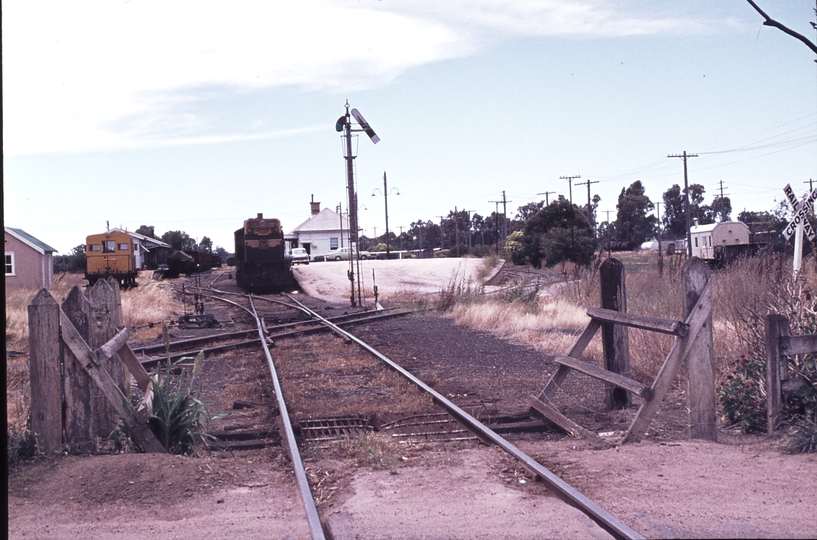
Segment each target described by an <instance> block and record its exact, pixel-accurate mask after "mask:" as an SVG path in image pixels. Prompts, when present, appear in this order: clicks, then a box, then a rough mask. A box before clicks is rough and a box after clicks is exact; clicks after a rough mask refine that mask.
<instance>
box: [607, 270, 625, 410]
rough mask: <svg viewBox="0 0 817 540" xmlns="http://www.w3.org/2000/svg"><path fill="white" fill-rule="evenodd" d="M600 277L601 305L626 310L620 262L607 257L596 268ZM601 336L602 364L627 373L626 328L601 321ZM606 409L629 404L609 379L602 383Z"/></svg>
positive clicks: (612, 369) (622, 390)
mask: <svg viewBox="0 0 817 540" xmlns="http://www.w3.org/2000/svg"><path fill="white" fill-rule="evenodd" d="M599 275H600V278H601V307H603V308H605V309H611V310H614V311H620V312H622V313H626V312H627V287H626V283H625V277H624V265H623V264H622V263H621V261H619V260H618V259H613V258H609V259H607V260H606V261H604V262H603V263H602V264H601V268H600V269H599ZM601 340H602V346H603V350H604V367H605V369H607V370H608V371H612V372H613V373H620V374H621V375H624V376H625V377H629V376H630V339H629V334H628V328H627V327H626V326H623V325H620V324H613V323H602V325H601ZM605 390H606V391H605V403H606V405H607V410H608V411H611V410H614V409H624V408H626V407H629V406H630V393H629V392H627V391H626V390H624V389H623V388H618V387H616V386H614V385H612V384H610V383H605Z"/></svg>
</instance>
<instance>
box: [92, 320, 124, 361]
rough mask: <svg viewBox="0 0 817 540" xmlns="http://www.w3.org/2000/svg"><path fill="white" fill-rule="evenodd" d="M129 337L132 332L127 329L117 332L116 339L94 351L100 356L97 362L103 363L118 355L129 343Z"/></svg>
mask: <svg viewBox="0 0 817 540" xmlns="http://www.w3.org/2000/svg"><path fill="white" fill-rule="evenodd" d="M128 337H130V332H128V329H127V328H123V329H122V330H120V331H119V332H117V333H116V335H115V336H114V337H112V338H111V339H109V340H108V341H107V342H106V343H105V345H103V346H102V347H100V348H98V349H97V350H96V351H94V352H95V354H97V355H98V356H99V358H98V360H97V362H98V363H101V362H102V361H103V360H107V359H109V358H110V357H112V356H113V355H114V354H116V353H117V352H118V351H119V349H121V348H122V347H123V346H124V345H125V344H126V343H127V342H128Z"/></svg>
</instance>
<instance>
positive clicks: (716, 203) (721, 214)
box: [711, 196, 732, 221]
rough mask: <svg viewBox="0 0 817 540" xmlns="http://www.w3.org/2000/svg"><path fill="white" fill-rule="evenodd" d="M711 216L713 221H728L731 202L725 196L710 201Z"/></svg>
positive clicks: (730, 212)
mask: <svg viewBox="0 0 817 540" xmlns="http://www.w3.org/2000/svg"><path fill="white" fill-rule="evenodd" d="M711 214H712V218H713V219H714V220H715V221H729V216H730V215H731V214H732V200H731V199H730V198H729V197H726V196H724V197H721V196H716V197H715V198H714V199H713V200H712V206H711Z"/></svg>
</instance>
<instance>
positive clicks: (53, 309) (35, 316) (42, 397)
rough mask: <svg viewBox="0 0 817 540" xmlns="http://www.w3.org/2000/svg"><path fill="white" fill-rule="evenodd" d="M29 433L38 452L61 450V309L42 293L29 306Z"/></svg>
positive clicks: (51, 297)
mask: <svg viewBox="0 0 817 540" xmlns="http://www.w3.org/2000/svg"><path fill="white" fill-rule="evenodd" d="M28 332H29V335H28V340H29V374H30V377H31V430H32V431H33V432H34V433H36V434H37V442H38V444H39V448H40V450H41V451H43V452H46V453H54V452H59V451H60V450H62V415H61V411H62V392H61V386H62V379H61V375H60V306H59V304H57V301H56V300H54V297H53V296H51V294H50V293H49V292H48V291H47V290H45V289H40V292H38V293H37V295H36V296H35V297H34V299H32V300H31V302H30V303H29V304H28Z"/></svg>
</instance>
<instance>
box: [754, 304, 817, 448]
mask: <svg viewBox="0 0 817 540" xmlns="http://www.w3.org/2000/svg"><path fill="white" fill-rule="evenodd" d="M814 352H817V334H807V335H800V336H793V335H791V325H790V323H789V319H788V317H785V316H783V315H767V316H766V420H767V431H768V432H769V433H772V432H774V431H775V429H777V426H778V424H779V423H780V411H781V409H782V407H783V387H784V384H785V382H786V381H788V380H789V361H788V358H787V357H788V356H795V355H797V354H809V353H814Z"/></svg>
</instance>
